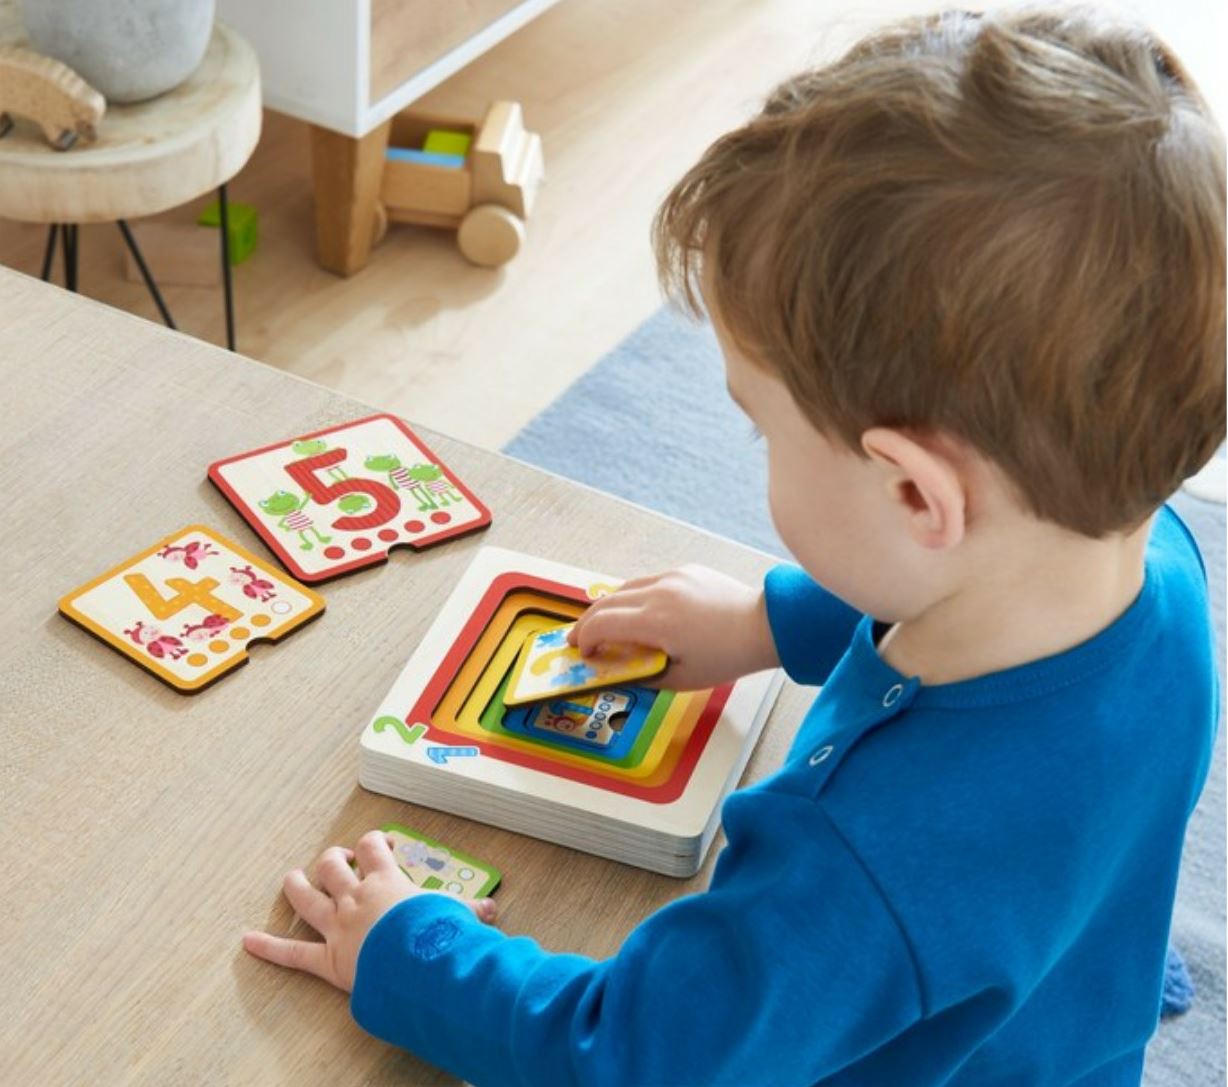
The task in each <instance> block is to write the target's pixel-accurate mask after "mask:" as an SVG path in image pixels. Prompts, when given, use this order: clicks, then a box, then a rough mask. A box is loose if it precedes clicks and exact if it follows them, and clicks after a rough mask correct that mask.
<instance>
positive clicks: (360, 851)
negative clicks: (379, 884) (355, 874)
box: [354, 830, 397, 876]
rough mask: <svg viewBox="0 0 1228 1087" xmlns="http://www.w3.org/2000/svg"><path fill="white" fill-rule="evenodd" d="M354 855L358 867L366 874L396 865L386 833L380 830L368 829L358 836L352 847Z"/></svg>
mask: <svg viewBox="0 0 1228 1087" xmlns="http://www.w3.org/2000/svg"><path fill="white" fill-rule="evenodd" d="M354 856H355V857H357V858H358V867H359V868H360V869H361V870H362V873H363V875H366V876H369V875H370V874H371V873H372V872H379V871H382V870H387V869H390V868H396V867H397V859H396V857H395V856H394V855H393V852H392V846H391V845H389V844H388V835H387V834H385V833H384V832H383V831H382V830H369V831H367V833H366V834H364V835H363V836H362V837H361V838H359V839H358V845H357V846H355V847H354Z"/></svg>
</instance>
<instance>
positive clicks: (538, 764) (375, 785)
mask: <svg viewBox="0 0 1228 1087" xmlns="http://www.w3.org/2000/svg"><path fill="white" fill-rule="evenodd" d="M613 587H614V586H613V585H612V584H611V583H610V579H609V578H607V577H604V576H602V575H600V574H597V573H594V572H592V571H587V570H582V569H577V568H575V567H571V566H564V565H561V564H558V563H554V562H550V561H547V560H544V559H540V558H536V557H533V556H529V555H522V554H518V553H516V552H512V551H506V550H503V549H500V548H483V549H482V550H481V551H479V553H478V555H477V557H476V558H475V560H474V562H473V563H472V564H471V565H470V567H469V569H468V570H467V571H466V572H465V574H464V575H463V576H462V578H461V579H460V581H459V582H458V583H457V585H456V587H455V589H454V590H453V592H452V595H451V596H450V597H449V599H448V601H447V602H446V603H445V605H444V607H443V610H442V611H441V612H440V614H439V616H438V618H437V619H436V621H435V622H434V624H433V625H432V626H431V628H430V629H429V630H428V631H427V634H426V636H425V637H424V638H423V639H422V641H421V643H420V644H419V646H418V649H417V651H416V652H415V653H414V655H413V657H412V658H411V659H410V661H409V663H408V664H407V665H406V666H405V668H404V670H403V671H402V672H401V675H400V676H399V677H398V679H397V680H396V682H395V683H394V684H393V687H392V689H391V690H390V691H389V692H388V695H387V697H386V698H385V699H384V701H383V703H382V704H381V705H380V707H379V708H378V710H377V711H376V712H375V714H374V715H373V716H372V718H371V720H370V722H369V723H368V725H367V727H366V728H365V730H364V731H363V735H362V739H361V755H360V762H359V781H360V782H361V784H362V785H363V786H364V787H365V788H368V789H371V790H374V791H376V792H380V793H385V794H387V795H389V796H395V797H399V798H401V799H404V800H409V801H411V802H413V803H415V804H423V805H426V806H428V807H433V808H438V809H440V810H443V811H448V812H452V813H454V814H457V815H463V816H467V817H468V818H471V819H477V820H479V821H481V822H485V823H490V824H492V825H495V826H500V827H504V828H506V829H508V830H514V831H518V832H520V833H523V834H529V835H533V836H535V837H538V838H544V839H546V840H547V841H552V842H557V843H559V844H561V845H566V846H570V847H572V848H574V849H580V850H583V851H585V852H588V853H594V854H597V855H598V856H602V857H608V858H611V859H613V860H618V861H623V862H624V863H627V864H633V865H636V866H639V867H642V868H648V869H650V870H652V871H655V872H661V873H664V874H666V875H673V876H689V875H693V874H694V873H695V872H696V871H697V870H698V869H699V866H700V865H701V864H702V863H703V859H704V856H705V854H706V853H707V850H708V848H709V846H710V845H711V844H712V840H713V837H714V836H715V833H716V828H717V825H718V821H719V813H720V804H721V801H722V800H723V798H724V797H725V795H726V794H727V793H728V792H729V791H730V790H731V789H733V788H734V787H735V786H736V785H737V782H738V779H739V778H740V777H741V774H742V771H743V769H744V768H745V766H746V762H747V760H748V758H749V757H750V752H751V750H752V749H753V747H754V744H755V742H756V740H757V739H758V737H759V734H760V732H761V731H762V728H763V724H764V722H765V720H766V719H767V715H768V712H769V710H770V709H771V707H772V703H773V702H774V701H775V698H776V694H777V692H778V691H779V689H780V684H781V676H780V673H779V672H776V671H773V672H763V673H759V674H757V675H754V676H748V677H746V678H744V679H741V680H739V681H738V682H737V683H733V684H727V685H725V686H723V687H719V688H716V689H713V690H706V691H692V692H673V691H658V690H652V689H650V688H648V687H644V686H638V685H636V684H633V683H620V684H611V685H610V687H609V688H608V689H601V690H597V691H595V692H590V693H588V694H586V695H578V694H568V695H565V696H561V697H559V698H558V699H555V700H543V701H536V702H528V703H524V704H520V705H516V706H512V705H508V704H506V703H505V701H504V697H505V695H506V693H507V690H508V685H509V683H510V681H511V679H512V675H513V672H514V670H515V665H516V661H517V659H518V657H519V656H520V653H521V650H522V649H523V647H524V645H525V642H526V640H527V639H529V638H531V637H534V636H535V635H537V634H540V633H541V632H543V631H545V630H548V629H550V628H552V627H557V626H559V625H561V624H565V623H569V622H572V621H574V620H575V619H576V618H577V617H578V616H579V615H580V614H581V613H582V612H583V611H584V609H585V608H586V607H587V606H588V604H589V603H590V602H591V601H592V600H593V599H595V598H596V597H598V596H600V595H603V594H604V593H606V592H609V591H610V590H611V589H612V588H613Z"/></svg>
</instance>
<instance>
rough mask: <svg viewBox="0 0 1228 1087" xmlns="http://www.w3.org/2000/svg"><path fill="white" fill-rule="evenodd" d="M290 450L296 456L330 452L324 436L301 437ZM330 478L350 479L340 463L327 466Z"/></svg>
mask: <svg viewBox="0 0 1228 1087" xmlns="http://www.w3.org/2000/svg"><path fill="white" fill-rule="evenodd" d="M290 451H291V452H292V453H293V454H294V455H295V456H296V457H315V456H318V455H319V454H321V453H327V452H328V442H326V441H325V440H324V439H323V438H300V439H299V440H298V441H297V442H293V443H291V445H290ZM325 471H326V472H327V473H328V476H329V478H330V479H333V480H342V479H349V478H350V477H349V475H348V474H347V473H346V470H345V469H344V468H342V467H340V466H339V465H336V464H334V465H333V466H332V467H331V468H326V469H325Z"/></svg>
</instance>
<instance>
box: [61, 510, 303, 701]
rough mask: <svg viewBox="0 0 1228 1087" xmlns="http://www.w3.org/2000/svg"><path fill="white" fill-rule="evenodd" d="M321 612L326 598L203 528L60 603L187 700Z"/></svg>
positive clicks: (169, 539) (187, 531)
mask: <svg viewBox="0 0 1228 1087" xmlns="http://www.w3.org/2000/svg"><path fill="white" fill-rule="evenodd" d="M323 610H324V598H323V597H322V596H320V595H319V593H316V592H313V591H312V590H311V589H309V588H307V586H305V585H302V584H300V583H299V582H297V581H295V580H294V579H293V578H291V577H287V576H286V575H285V574H284V573H282V572H281V571H280V570H278V569H277V568H276V567H275V566H273V565H272V564H271V563H268V562H265V561H264V560H263V559H261V558H257V557H256V556H255V555H253V554H252V553H251V552H250V551H247V550H245V549H244V548H242V547H240V546H239V545H238V544H236V543H235V542H234V541H233V540H229V539H227V538H226V537H225V536H222V535H220V534H219V533H217V532H215V531H214V530H213V529H211V528H209V527H207V526H206V525H188V527H187V528H182V529H180V530H179V531H178V532H172V533H171V534H170V535H169V536H164V537H163V538H162V539H160V540H159V541H158V542H157V543H155V544H153V545H152V546H150V547H147V548H146V549H145V550H144V551H141V552H140V553H138V554H136V555H133V556H132V557H131V558H129V559H125V560H124V561H123V562H121V563H120V564H119V565H118V566H115V567H113V568H112V569H110V570H108V571H107V572H106V573H105V574H100V575H99V576H98V577H96V578H94V579H93V580H91V581H88V582H86V583H85V584H84V585H82V586H81V587H80V588H77V589H74V590H73V591H72V592H70V593H68V594H67V595H66V596H64V597H63V598H62V599H61V600H60V612H61V614H62V615H64V617H65V618H67V619H71V620H72V621H73V622H74V623H76V624H77V625H78V626H80V627H83V628H84V629H85V630H87V631H89V633H91V634H93V635H94V636H95V637H97V638H99V639H101V640H102V641H104V642H106V643H107V644H108V645H109V646H111V647H112V648H113V649H117V650H118V651H119V652H120V653H123V654H124V656H126V657H128V658H129V660H131V661H133V662H134V663H136V664H139V665H140V666H141V667H142V668H144V669H146V670H147V671H149V672H152V673H153V674H154V675H155V676H157V677H158V679H160V680H162V681H163V682H165V683H168V684H170V685H171V686H172V687H174V688H175V689H176V690H177V691H182V692H185V693H193V692H195V691H199V690H201V689H203V688H204V687H207V686H208V685H209V684H210V683H213V682H214V681H215V680H218V679H221V678H222V676H224V675H226V674H227V673H228V672H230V671H232V670H233V669H235V668H238V667H239V666H240V665H241V664H243V663H244V662H245V661H246V660H247V647H248V646H249V645H251V643H252V642H257V641H261V642H265V641H267V642H276V641H279V640H280V639H281V638H283V637H285V636H286V635H287V634H289V633H291V632H292V631H294V630H297V629H298V628H299V627H301V626H303V624H305V623H307V622H309V621H310V620H312V619H314V618H315V617H316V616H317V615H319V614H320V613H321V612H322V611H323Z"/></svg>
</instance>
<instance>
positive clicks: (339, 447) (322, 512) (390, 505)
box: [209, 415, 490, 582]
mask: <svg viewBox="0 0 1228 1087" xmlns="http://www.w3.org/2000/svg"><path fill="white" fill-rule="evenodd" d="M209 479H210V480H211V481H212V482H213V483H214V484H215V485H216V486H217V487H218V489H219V490H220V491H221V492H222V493H223V494H224V495H225V496H226V498H227V499H229V501H230V502H231V504H232V505H233V506H234V507H235V509H237V510H238V511H239V512H240V513H241V514H242V515H243V516H244V517H245V518H246V519H247V521H248V523H249V524H250V525H251V526H252V528H254V529H255V530H256V532H258V533H259V534H260V536H261V538H262V539H263V540H264V542H265V543H267V544H268V545H269V547H270V548H271V549H272V551H273V553H274V554H275V555H276V556H277V557H278V558H279V559H280V560H281V561H282V562H283V563H284V564H285V567H286V569H287V570H289V571H290V572H291V573H292V574H294V576H295V577H297V578H299V579H300V580H302V581H307V582H318V581H325V580H327V579H328V578H332V577H337V576H338V575H340V574H346V573H350V572H351V571H353V570H358V569H361V568H362V567H364V566H371V565H373V564H374V563H380V562H384V561H385V560H386V559H387V558H388V552H389V551H390V550H391V549H392V548H394V547H402V546H407V547H412V548H415V549H421V548H424V547H429V546H431V545H432V544H437V543H440V542H441V541H443V540H448V539H451V538H452V537H453V536H460V535H463V534H464V533H467V532H476V531H477V530H479V529H483V528H485V527H486V526H487V525H489V524H490V511H489V510H488V509H487V508H486V507H485V506H484V505H482V503H481V502H480V501H479V500H478V499H477V497H476V496H475V495H474V494H473V493H472V492H471V491H470V490H469V488H468V487H466V486H465V484H464V483H463V482H461V480H460V479H458V478H457V476H456V475H455V474H454V473H453V472H452V471H451V470H450V469H449V468H448V467H447V465H445V464H444V463H443V462H442V461H440V459H439V458H438V457H437V456H435V454H434V453H432V452H431V450H430V449H428V448H427V447H426V445H424V444H423V442H422V441H421V439H419V438H418V437H417V435H415V434H414V432H413V431H412V430H410V429H409V427H408V426H406V425H405V424H404V423H403V422H402V421H401V420H400V419H397V418H395V417H394V416H391V415H372V416H370V417H368V418H366V419H358V420H356V421H354V422H352V423H343V424H342V425H340V426H334V427H328V428H327V429H325V430H317V431H314V432H313V433H310V434H304V435H301V436H299V437H296V438H291V439H289V440H287V441H282V442H277V443H274V444H273V445H267V446H264V447H263V448H261V449H254V450H252V451H251V452H248V453H240V454H239V455H237V456H234V457H229V458H227V459H225V460H220V461H217V462H215V463H214V464H211V465H210V466H209Z"/></svg>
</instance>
